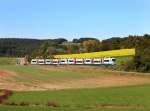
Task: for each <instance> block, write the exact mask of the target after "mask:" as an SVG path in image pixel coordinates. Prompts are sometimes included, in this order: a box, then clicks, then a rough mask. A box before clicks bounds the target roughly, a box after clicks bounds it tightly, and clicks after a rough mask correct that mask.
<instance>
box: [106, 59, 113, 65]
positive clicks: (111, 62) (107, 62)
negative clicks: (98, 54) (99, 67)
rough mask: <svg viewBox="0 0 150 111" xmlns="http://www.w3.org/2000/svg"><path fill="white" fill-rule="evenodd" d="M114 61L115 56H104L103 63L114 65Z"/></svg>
mask: <svg viewBox="0 0 150 111" xmlns="http://www.w3.org/2000/svg"><path fill="white" fill-rule="evenodd" d="M115 62H116V59H115V58H104V65H114V64H115Z"/></svg>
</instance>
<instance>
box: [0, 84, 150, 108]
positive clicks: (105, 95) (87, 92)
mask: <svg viewBox="0 0 150 111" xmlns="http://www.w3.org/2000/svg"><path fill="white" fill-rule="evenodd" d="M149 89H150V85H141V86H126V87H112V88H95V89H78V90H77V89H74V90H59V91H39V92H15V93H14V94H13V96H11V97H10V98H9V99H8V100H7V102H9V103H12V102H15V103H16V104H19V103H20V102H24V103H30V104H31V106H30V107H27V106H24V107H23V106H22V107H16V106H14V107H10V106H9V107H6V106H1V107H0V110H2V109H5V111H7V110H8V111H11V110H13V111H17V110H20V111H27V110H30V111H32V110H33V111H35V110H39V111H40V110H41V109H42V108H43V109H42V110H45V111H55V110H56V111H57V110H58V111H59V110H61V111H86V110H88V111H148V110H150V90H149ZM31 98H32V99H31ZM47 102H51V103H55V104H56V105H57V106H56V107H46V106H47V105H46V104H47ZM34 104H39V106H36V107H34ZM32 105H33V106H32ZM16 109H17V110H16Z"/></svg>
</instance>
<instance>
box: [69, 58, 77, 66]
mask: <svg viewBox="0 0 150 111" xmlns="http://www.w3.org/2000/svg"><path fill="white" fill-rule="evenodd" d="M68 64H70V65H71V64H76V59H73V58H70V59H68Z"/></svg>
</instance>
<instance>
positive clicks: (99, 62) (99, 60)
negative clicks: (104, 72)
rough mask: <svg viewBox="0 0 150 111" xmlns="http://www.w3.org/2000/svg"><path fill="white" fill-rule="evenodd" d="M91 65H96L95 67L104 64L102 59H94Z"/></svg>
mask: <svg viewBox="0 0 150 111" xmlns="http://www.w3.org/2000/svg"><path fill="white" fill-rule="evenodd" d="M93 64H96V65H100V64H104V63H103V59H102V58H97V59H96V58H94V59H93Z"/></svg>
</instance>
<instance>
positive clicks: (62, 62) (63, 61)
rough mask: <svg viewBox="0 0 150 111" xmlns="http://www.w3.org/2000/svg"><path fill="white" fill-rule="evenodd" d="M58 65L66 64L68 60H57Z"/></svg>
mask: <svg viewBox="0 0 150 111" xmlns="http://www.w3.org/2000/svg"><path fill="white" fill-rule="evenodd" d="M59 63H60V64H68V59H59Z"/></svg>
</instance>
